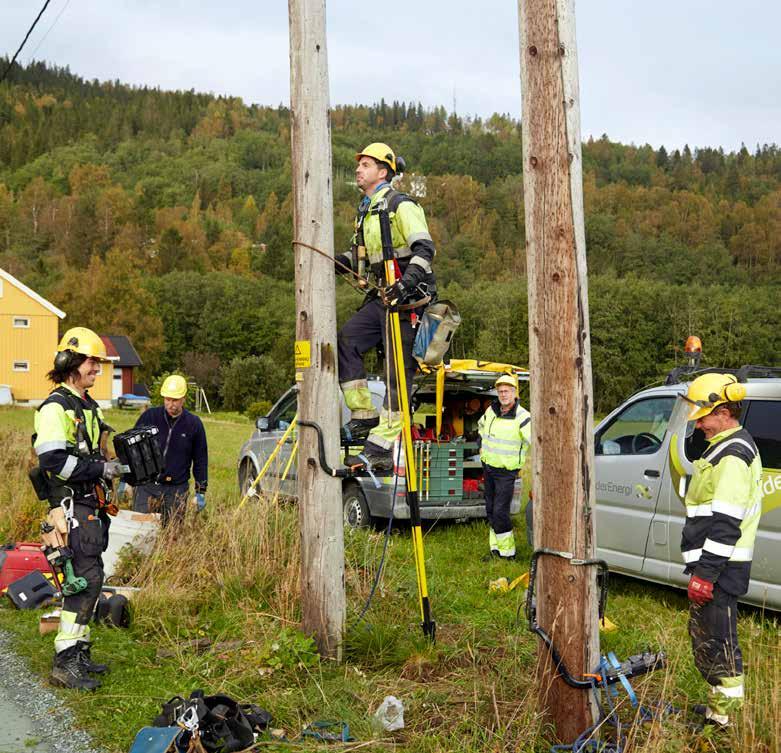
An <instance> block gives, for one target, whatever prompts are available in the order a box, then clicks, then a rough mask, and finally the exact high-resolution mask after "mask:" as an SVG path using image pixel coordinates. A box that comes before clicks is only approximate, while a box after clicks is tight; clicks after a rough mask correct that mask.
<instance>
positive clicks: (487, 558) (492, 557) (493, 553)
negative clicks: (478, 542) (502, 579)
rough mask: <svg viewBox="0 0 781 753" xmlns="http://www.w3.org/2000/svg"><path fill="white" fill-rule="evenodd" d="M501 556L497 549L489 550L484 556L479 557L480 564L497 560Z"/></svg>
mask: <svg viewBox="0 0 781 753" xmlns="http://www.w3.org/2000/svg"><path fill="white" fill-rule="evenodd" d="M500 556H501V555H500V554H499V550H498V549H491V551H490V552H488V554H484V555H483V556H482V557H480V562H491V561H492V560H498V559H499V557H500Z"/></svg>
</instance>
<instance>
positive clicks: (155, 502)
mask: <svg viewBox="0 0 781 753" xmlns="http://www.w3.org/2000/svg"><path fill="white" fill-rule="evenodd" d="M189 497H190V484H189V483H186V484H143V485H142V486H137V487H136V488H135V489H134V490H133V511H134V512H142V513H148V512H159V513H160V522H161V523H162V524H163V525H167V524H168V523H169V522H170V521H172V520H181V519H182V518H183V517H184V513H185V510H186V509H187V500H188V499H189Z"/></svg>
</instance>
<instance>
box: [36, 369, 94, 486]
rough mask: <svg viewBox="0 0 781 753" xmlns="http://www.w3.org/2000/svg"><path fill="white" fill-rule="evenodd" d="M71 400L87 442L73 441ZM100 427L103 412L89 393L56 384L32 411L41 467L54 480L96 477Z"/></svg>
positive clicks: (75, 421)
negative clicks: (81, 415) (78, 410)
mask: <svg viewBox="0 0 781 753" xmlns="http://www.w3.org/2000/svg"><path fill="white" fill-rule="evenodd" d="M63 391H65V393H64V394H63ZM74 400H78V401H79V404H80V406H81V410H82V411H83V413H84V431H85V433H86V438H87V441H86V442H84V443H83V446H82V447H79V446H78V443H77V431H76V429H77V417H76V411H75V410H74V407H73V401H74ZM102 426H103V413H102V411H101V410H100V408H99V407H98V404H97V403H96V402H95V401H94V400H93V399H92V398H91V397H90V396H89V394H86V393H85V396H84V398H82V397H81V396H80V395H79V393H78V392H76V391H75V390H73V389H72V388H70V387H68V386H67V385H64V384H63V385H60V387H58V388H57V389H56V390H54V391H53V392H52V393H51V394H50V395H49V397H47V398H46V400H44V401H43V403H42V404H41V406H40V407H39V408H38V410H37V411H36V412H35V433H36V437H35V442H34V444H33V448H34V449H35V453H36V455H37V456H38V462H39V464H40V466H41V468H42V469H43V470H44V471H46V472H47V473H48V474H49V475H50V477H52V479H53V481H55V482H56V481H59V482H65V483H68V482H70V483H75V482H83V481H94V480H96V479H98V478H100V476H101V474H102V473H103V462H102V461H96V460H95V459H94V457H95V456H96V453H97V452H98V443H99V441H100V432H101V428H102Z"/></svg>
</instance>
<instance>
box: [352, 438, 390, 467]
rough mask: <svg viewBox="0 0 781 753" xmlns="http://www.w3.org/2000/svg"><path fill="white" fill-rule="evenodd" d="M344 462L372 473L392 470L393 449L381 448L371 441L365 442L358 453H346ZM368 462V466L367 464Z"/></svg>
mask: <svg viewBox="0 0 781 753" xmlns="http://www.w3.org/2000/svg"><path fill="white" fill-rule="evenodd" d="M344 464H345V465H346V466H347V467H349V468H355V469H356V470H362V469H367V467H368V470H370V471H371V472H372V473H378V472H380V471H391V470H393V451H392V450H390V449H387V450H385V449H383V448H382V447H378V446H377V445H376V444H373V443H372V442H367V443H366V444H365V445H364V447H363V451H362V452H361V453H359V454H358V455H348V456H347V457H346V458H345V459H344ZM367 464H368V466H367Z"/></svg>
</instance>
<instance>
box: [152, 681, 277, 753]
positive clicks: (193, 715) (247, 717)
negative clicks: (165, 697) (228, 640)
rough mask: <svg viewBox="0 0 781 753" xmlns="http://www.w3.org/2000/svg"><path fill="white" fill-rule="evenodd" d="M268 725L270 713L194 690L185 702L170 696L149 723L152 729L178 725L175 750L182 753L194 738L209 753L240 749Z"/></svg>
mask: <svg viewBox="0 0 781 753" xmlns="http://www.w3.org/2000/svg"><path fill="white" fill-rule="evenodd" d="M270 723H271V714H269V713H268V711H265V710H264V709H262V708H260V707H259V706H255V705H253V704H239V703H238V702H237V701H235V700H234V699H233V698H230V697H229V696H226V695H212V696H206V695H204V692H203V690H194V691H193V692H192V693H191V694H190V698H189V699H188V700H185V699H184V698H182V697H181V696H174V697H173V698H171V699H170V700H169V701H167V702H166V703H164V704H163V708H162V713H160V714H159V715H158V716H157V717H155V719H154V720H153V722H152V724H153V725H154V726H155V727H172V726H174V725H179V726H180V727H181V728H182V737H180V738H179V739H178V741H177V747H179V749H181V750H186V749H187V746H188V744H189V742H190V738H191V737H195V736H197V737H198V738H199V739H200V742H201V744H202V745H203V747H204V748H205V749H206V750H207V751H209V753H233V751H240V750H244V749H245V748H248V747H250V746H251V745H252V744H253V743H254V742H255V734H256V733H260V732H262V731H263V730H265V729H266V728H267V727H268V725H269V724H270Z"/></svg>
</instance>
